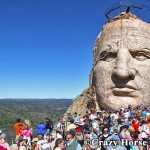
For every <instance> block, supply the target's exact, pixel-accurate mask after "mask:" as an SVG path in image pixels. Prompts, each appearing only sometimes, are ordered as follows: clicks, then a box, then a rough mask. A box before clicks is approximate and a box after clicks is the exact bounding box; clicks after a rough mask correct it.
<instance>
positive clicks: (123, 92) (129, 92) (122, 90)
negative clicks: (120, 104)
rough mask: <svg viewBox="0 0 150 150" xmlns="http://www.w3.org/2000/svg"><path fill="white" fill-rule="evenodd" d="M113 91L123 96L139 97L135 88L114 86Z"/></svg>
mask: <svg viewBox="0 0 150 150" xmlns="http://www.w3.org/2000/svg"><path fill="white" fill-rule="evenodd" d="M112 93H113V94H114V95H115V96H123V97H137V96H136V94H135V90H134V89H133V88H127V87H124V88H114V89H113V91H112Z"/></svg>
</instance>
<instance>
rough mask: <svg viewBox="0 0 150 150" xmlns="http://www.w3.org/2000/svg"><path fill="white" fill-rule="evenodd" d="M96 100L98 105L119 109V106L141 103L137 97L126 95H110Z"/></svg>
mask: <svg viewBox="0 0 150 150" xmlns="http://www.w3.org/2000/svg"><path fill="white" fill-rule="evenodd" d="M97 100H98V102H99V106H100V107H102V108H106V109H110V108H111V109H119V108H121V107H125V108H127V107H128V106H129V105H131V106H134V107H136V106H138V105H140V104H141V103H142V101H140V100H139V99H138V98H135V97H132V96H131V97H128V96H115V95H111V96H109V97H101V98H98V97H97Z"/></svg>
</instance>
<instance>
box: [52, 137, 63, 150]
mask: <svg viewBox="0 0 150 150" xmlns="http://www.w3.org/2000/svg"><path fill="white" fill-rule="evenodd" d="M65 148H66V144H65V141H64V140H63V139H61V138H59V139H57V140H56V141H55V146H54V148H53V150H65Z"/></svg>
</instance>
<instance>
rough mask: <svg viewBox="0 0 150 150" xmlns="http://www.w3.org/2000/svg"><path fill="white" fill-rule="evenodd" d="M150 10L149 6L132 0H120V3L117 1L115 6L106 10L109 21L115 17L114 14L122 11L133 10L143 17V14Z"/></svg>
mask: <svg viewBox="0 0 150 150" xmlns="http://www.w3.org/2000/svg"><path fill="white" fill-rule="evenodd" d="M148 10H149V8H148V7H147V6H145V5H142V4H132V3H130V2H119V3H115V4H114V5H113V7H111V8H108V9H107V10H106V12H105V16H106V18H107V21H108V22H109V21H110V20H111V19H112V18H114V16H117V15H118V14H120V13H121V12H126V13H129V12H131V13H133V14H135V15H136V16H137V17H139V18H141V16H142V14H143V13H145V11H148Z"/></svg>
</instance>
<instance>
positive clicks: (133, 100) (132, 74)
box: [93, 19, 150, 109]
mask: <svg viewBox="0 0 150 150" xmlns="http://www.w3.org/2000/svg"><path fill="white" fill-rule="evenodd" d="M93 86H95V90H96V97H97V100H98V102H99V104H100V106H102V107H104V108H115V109H118V108H120V107H128V105H133V106H137V105H139V104H141V103H146V104H148V103H149V102H150V25H149V24H146V23H145V22H143V21H141V20H139V19H123V20H117V21H114V22H111V23H108V24H107V25H105V27H104V29H103V31H102V33H101V34H100V36H99V37H98V38H97V40H96V44H95V49H94V67H93Z"/></svg>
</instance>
